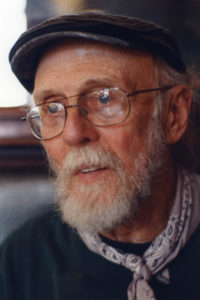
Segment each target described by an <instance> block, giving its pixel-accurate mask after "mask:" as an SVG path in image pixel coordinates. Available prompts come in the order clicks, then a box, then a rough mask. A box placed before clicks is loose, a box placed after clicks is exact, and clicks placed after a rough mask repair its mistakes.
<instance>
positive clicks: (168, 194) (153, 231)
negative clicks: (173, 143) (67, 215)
mask: <svg viewBox="0 0 200 300" xmlns="http://www.w3.org/2000/svg"><path fill="white" fill-rule="evenodd" d="M175 173H176V172H175V170H174V168H173V166H172V164H171V166H167V167H166V168H165V171H163V172H162V174H160V173H159V176H158V179H156V180H155V182H154V184H153V189H152V190H153V191H154V193H153V194H152V195H151V196H150V197H149V198H147V199H145V200H144V201H143V202H142V203H141V206H140V208H139V209H138V212H137V214H136V215H135V216H134V217H133V218H131V219H130V220H129V221H128V222H127V223H126V224H123V225H120V226H119V227H117V228H116V229H114V230H112V231H111V232H104V233H103V235H104V236H105V237H107V238H109V239H112V240H116V241H121V242H132V243H147V242H151V241H152V240H154V239H155V237H156V236H157V235H159V234H160V233H161V232H162V231H163V230H164V228H165V227H166V225H167V222H168V218H169V215H170V212H171V208H172V206H173V203H174V199H175V189H176V174H175Z"/></svg>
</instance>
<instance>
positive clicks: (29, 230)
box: [0, 210, 80, 265]
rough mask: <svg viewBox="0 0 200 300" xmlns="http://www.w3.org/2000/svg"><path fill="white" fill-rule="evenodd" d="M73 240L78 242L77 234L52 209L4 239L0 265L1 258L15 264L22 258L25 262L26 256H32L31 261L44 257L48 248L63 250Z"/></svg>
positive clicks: (0, 252) (68, 246)
mask: <svg viewBox="0 0 200 300" xmlns="http://www.w3.org/2000/svg"><path fill="white" fill-rule="evenodd" d="M74 240H76V241H78V242H79V240H80V238H79V236H78V234H77V233H76V232H75V230H72V229H71V228H69V227H68V226H67V225H66V224H64V223H63V222H62V220H61V218H60V216H59V214H58V213H57V212H56V211H54V210H52V211H50V212H49V213H48V214H45V215H42V216H40V217H37V218H34V219H32V220H30V221H28V222H26V223H25V224H24V225H23V226H22V227H20V228H19V229H17V230H16V231H15V232H13V233H12V234H11V235H10V236H9V237H8V238H7V239H6V240H5V242H4V243H3V244H2V245H1V247H0V265H1V264H2V260H3V261H4V262H5V261H6V260H10V261H13V263H16V264H17V263H18V260H19V259H20V258H22V260H21V263H22V261H23V262H25V257H26V256H27V257H32V258H33V259H32V261H33V262H34V258H35V259H36V260H37V259H38V257H40V260H42V259H45V255H46V253H47V252H48V249H53V250H54V249H61V250H60V251H63V252H64V251H66V250H67V249H68V248H70V245H71V241H74ZM53 250H52V251H53Z"/></svg>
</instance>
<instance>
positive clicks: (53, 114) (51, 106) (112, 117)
mask: <svg viewBox="0 0 200 300" xmlns="http://www.w3.org/2000/svg"><path fill="white" fill-rule="evenodd" d="M172 87H173V86H165V87H160V88H152V89H144V90H139V91H133V92H131V93H127V92H126V91H124V90H123V89H121V88H118V87H109V88H101V89H97V90H92V91H89V92H86V93H82V94H79V95H74V96H70V97H63V98H60V99H58V100H56V101H50V102H44V103H42V104H39V105H36V106H34V107H32V108H31V109H30V110H29V111H28V112H27V114H26V117H25V118H23V119H24V120H25V119H26V121H27V123H28V126H29V128H30V131H31V132H32V134H33V135H34V136H35V137H36V138H38V139H40V140H49V139H52V138H54V137H56V136H58V135H60V134H62V132H63V130H64V127H65V123H66V120H67V111H68V109H69V108H73V107H76V108H78V109H79V113H80V115H81V116H82V117H83V118H85V119H86V120H87V121H88V122H89V123H90V124H92V125H93V126H98V127H106V126H114V125H117V124H120V123H123V122H124V121H125V120H126V119H127V118H128V116H129V114H130V99H134V96H136V95H138V94H141V93H147V92H154V91H166V90H169V89H171V88H172ZM73 97H76V98H77V104H73V105H66V104H65V103H66V102H67V100H68V99H70V98H73Z"/></svg>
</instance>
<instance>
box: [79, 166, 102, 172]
mask: <svg viewBox="0 0 200 300" xmlns="http://www.w3.org/2000/svg"><path fill="white" fill-rule="evenodd" d="M98 170H102V168H97V167H91V168H86V169H83V170H80V172H81V173H84V174H86V173H91V172H94V171H98Z"/></svg>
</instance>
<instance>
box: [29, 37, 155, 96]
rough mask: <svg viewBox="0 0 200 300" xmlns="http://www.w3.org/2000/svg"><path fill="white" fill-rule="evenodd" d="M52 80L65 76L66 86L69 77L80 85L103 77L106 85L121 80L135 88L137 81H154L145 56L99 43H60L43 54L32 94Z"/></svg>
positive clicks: (148, 58) (147, 58)
mask: <svg viewBox="0 0 200 300" xmlns="http://www.w3.org/2000/svg"><path fill="white" fill-rule="evenodd" d="M55 76H56V77H58V76H61V77H63V76H65V79H66V83H67V80H68V79H72V77H73V79H74V80H75V79H77V80H78V81H79V82H80V79H81V81H84V80H88V79H93V78H94V77H96V76H97V77H103V76H105V80H108V81H109V80H111V81H112V80H122V79H124V80H125V81H126V82H128V81H130V82H132V83H134V82H135V83H134V84H137V82H138V80H139V79H140V78H142V80H143V81H151V78H153V77H154V72H153V59H152V57H151V55H150V54H147V53H144V52H139V51H134V50H128V49H125V48H121V47H114V46H110V45H106V44H102V43H99V42H93V41H83V40H78V41H73V40H71V41H61V42H59V43H58V44H56V45H51V46H50V47H49V48H47V49H46V50H45V52H44V53H43V55H42V57H41V59H40V61H39V64H38V67H37V70H36V76H35V89H34V93H35V92H36V90H38V89H40V87H41V86H43V87H44V88H45V83H46V82H47V81H51V79H52V82H53V80H54V78H55ZM90 77H91V78H90ZM136 81H137V82H136ZM70 84H71V83H70Z"/></svg>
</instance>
